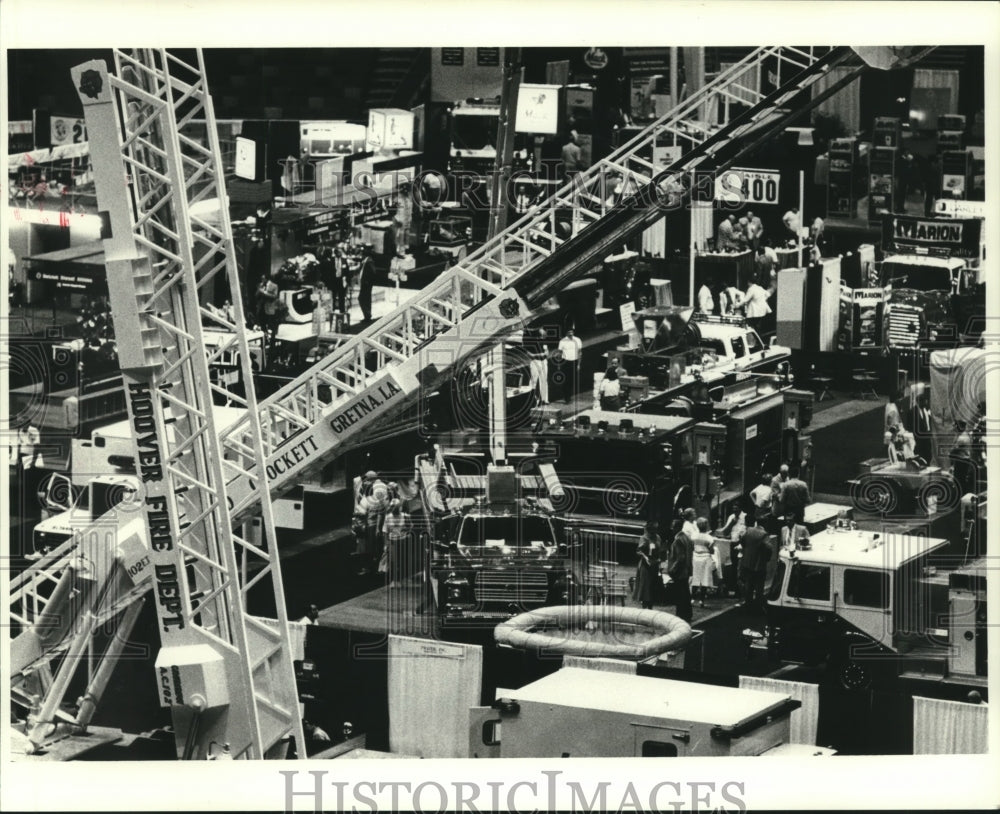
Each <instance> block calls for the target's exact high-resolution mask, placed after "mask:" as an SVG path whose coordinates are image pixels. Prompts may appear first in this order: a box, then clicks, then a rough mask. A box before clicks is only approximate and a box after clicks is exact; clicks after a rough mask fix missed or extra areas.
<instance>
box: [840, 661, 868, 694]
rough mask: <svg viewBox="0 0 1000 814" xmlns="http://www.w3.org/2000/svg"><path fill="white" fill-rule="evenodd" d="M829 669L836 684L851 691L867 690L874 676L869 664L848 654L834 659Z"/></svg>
mask: <svg viewBox="0 0 1000 814" xmlns="http://www.w3.org/2000/svg"><path fill="white" fill-rule="evenodd" d="M830 670H831V671H832V673H833V677H834V679H835V681H836V683H837V685H838V686H840V687H841V688H842V689H845V690H849V691H852V692H853V691H857V690H867V689H868V688H869V687H871V685H872V681H873V678H874V676H873V675H872V670H871V667H870V665H867V664H865V662H863V661H858V660H856V659H852V658H850V657H849V656H848V657H843V658H841V659H836V660H834V661H833V663H832V664H831V665H830Z"/></svg>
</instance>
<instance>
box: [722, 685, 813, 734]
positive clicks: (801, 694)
mask: <svg viewBox="0 0 1000 814" xmlns="http://www.w3.org/2000/svg"><path fill="white" fill-rule="evenodd" d="M740 689H741V690H763V691H764V692H780V693H782V694H783V695H790V696H791V697H792V698H794V699H795V700H797V701H801V702H802V706H801V707H799V708H798V709H797V710H795V711H794V712H793V713H792V718H791V731H792V734H791V738H792V741H791V742H792V743H805V744H808V745H809V746H815V745H816V722H817V721H818V720H819V687H818V686H817V685H816V684H803V683H802V682H799V681H780V680H778V679H776V678H760V677H758V676H740Z"/></svg>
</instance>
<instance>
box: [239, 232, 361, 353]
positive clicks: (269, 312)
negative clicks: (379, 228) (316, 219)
mask: <svg viewBox="0 0 1000 814" xmlns="http://www.w3.org/2000/svg"><path fill="white" fill-rule="evenodd" d="M305 256H306V257H308V258H310V260H313V261H314V262H310V263H308V264H307V268H306V269H305V271H303V269H302V268H301V267H300V266H298V265H297V264H295V263H294V262H292V261H286V262H285V263H283V264H281V265H280V266H278V267H276V268H273V269H271V270H270V272H269V273H266V274H264V275H263V276H262V277H261V280H260V283H259V284H258V286H257V307H256V317H257V323H258V324H259V325H261V326H263V327H264V329H265V332H266V333H267V335H268V337H269V338H270V339H273V338H274V337H275V335H276V334H277V332H278V326H279V325H280V324H281V323H282V321H283V320H284V318H285V314H286V308H285V307H284V304H283V303H282V301H281V292H282V291H283V290H286V289H289V288H297V287H299V286H303V285H311V286H313V294H312V301H313V302H314V303H315V308H314V311H313V322H314V324H315V325H316V329H317V333H319V332H321V331H327V330H330V327H331V324H332V319H333V314H334V312H340V313H342V314H347V312H348V308H349V306H350V294H351V292H352V291H354V292H356V293H357V298H358V306H359V307H360V308H361V314H362V317H363V318H364V320H365V322H370V321H371V319H372V291H373V289H374V286H375V265H374V261H373V260H372V256H371V250H370V247H369V246H367V245H365V246H362V247H361V250H360V251H352V250H351V248H350V247H349V246H348V245H347V244H346V243H343V242H340V243H336V244H326V245H323V246H320V247H319V248H318V249H317V250H316V254H315V255H305Z"/></svg>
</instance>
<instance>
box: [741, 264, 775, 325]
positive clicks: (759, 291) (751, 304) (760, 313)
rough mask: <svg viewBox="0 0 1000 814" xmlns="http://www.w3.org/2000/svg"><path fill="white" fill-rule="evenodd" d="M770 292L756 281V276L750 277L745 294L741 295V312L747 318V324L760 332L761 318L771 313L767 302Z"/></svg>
mask: <svg viewBox="0 0 1000 814" xmlns="http://www.w3.org/2000/svg"><path fill="white" fill-rule="evenodd" d="M769 296H770V292H769V291H767V290H766V289H764V288H763V287H762V286H761V285H760V283H759V282H758V281H757V277H756V276H754V277H751V278H750V285H749V286H747V291H746V294H745V295H744V296H743V303H742V307H743V314H744V315H745V316H746V318H747V324H748V325H749V326H750V327H751V328H753V329H754V330H756V331H757V333H760V324H761V320H763V319H764V317H766V316H767V315H768V314H770V313H771V306H770V305H768V304H767V298H768V297H769Z"/></svg>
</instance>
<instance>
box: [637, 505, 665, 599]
mask: <svg viewBox="0 0 1000 814" xmlns="http://www.w3.org/2000/svg"><path fill="white" fill-rule="evenodd" d="M637 553H638V555H639V564H638V565H637V566H636V569H635V588H634V590H633V592H632V598H633V599H634V600H635V601H636V602H638V603H639V605H640V606H641V607H643V608H646V609H647V610H650V609H652V607H653V604H654V603H655V602H656V600H657V598H658V597H659V595H660V592H661V590H662V588H663V583H662V582H661V581H660V562H661V561H662V560H663V545H662V543H661V541H660V535H659V534H658V533H657V531H656V524H655V523H652V522H651V523H647V524H646V530H645V531H644V532H643V535H642V538H641V539H640V540H639V547H638V549H637Z"/></svg>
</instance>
